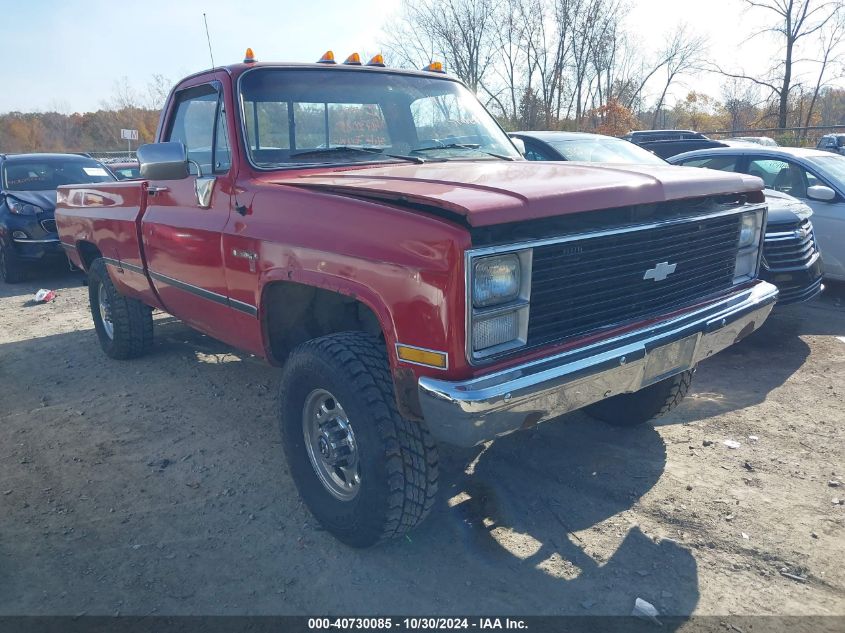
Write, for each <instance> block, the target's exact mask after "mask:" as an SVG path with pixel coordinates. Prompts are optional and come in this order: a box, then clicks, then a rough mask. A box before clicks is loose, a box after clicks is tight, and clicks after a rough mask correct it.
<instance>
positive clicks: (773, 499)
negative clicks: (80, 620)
mask: <svg viewBox="0 0 845 633" xmlns="http://www.w3.org/2000/svg"><path fill="white" fill-rule="evenodd" d="M39 287H51V288H56V289H58V293H59V294H58V298H57V299H56V300H55V301H54V302H53V303H51V304H47V305H28V300H29V299H30V297H32V295H33V294H34V293H35V291H36V290H37V289H38V288H39ZM843 303H845V292H843V290H842V289H841V288H839V289H835V290H834V292H830V293H828V294H827V296H826V297H825V298H824V299H823V300H820V301H816V302H814V303H812V304H810V305H805V306H801V307H798V308H791V309H783V310H782V311H780V312H779V313H777V314H776V316H774V317H772V319H771V321H770V323H769V324H768V325H767V327H766V329H765V334H763V335H757V336H755V337H752V338H751V339H750V340H747V341H745V342H743V343H742V344H740V345H739V346H737V347H736V348H734V349H732V350H729V351H727V352H725V353H723V354H722V355H720V356H719V357H717V358H714V359H711V360H709V361H708V362H706V363H705V364H703V365H702V366H701V367H700V368H699V371H698V374H697V376H696V380H695V382H694V383H693V392H694V393H693V395H692V397H690V398H688V399H687V401H686V402H685V403H684V405H683V406H682V407H681V408H680V409H679V410H677V411H676V412H675V413H673V414H672V415H671V416H669V417H668V418H666V419H665V420H663V421H661V423H660V424H659V426H657V427H656V428H650V427H649V428H641V429H636V430H617V429H612V428H609V427H607V426H605V425H603V424H601V423H597V422H593V421H590V420H589V419H587V418H586V417H584V416H583V415H581V414H573V415H570V416H566V417H564V418H561V419H560V420H559V421H557V422H553V423H549V424H546V425H544V426H541V427H540V428H539V429H537V430H536V431H532V432H529V433H524V434H521V435H516V436H511V437H509V438H504V439H502V440H500V441H497V442H495V443H492V444H490V445H489V446H487V447H486V448H484V449H483V450H470V451H466V450H456V449H446V448H444V449H443V450H442V458H443V459H442V461H443V464H444V466H443V471H442V475H441V501H440V503H439V504H438V506H437V508H436V510H435V512H434V514H433V516H431V517H430V518H429V520H428V521H427V522H426V523H425V524H424V526H422V527H421V528H420V529H418V530H417V531H415V532H414V533H413V534H412V535H411V536H410V538H408V539H405V540H402V541H398V542H394V543H391V544H388V545H386V546H382V547H379V548H376V549H372V550H367V551H356V550H351V549H348V548H346V547H344V546H342V545H340V544H338V543H337V542H336V541H334V540H333V539H332V538H331V537H329V536H328V535H327V534H326V533H325V532H322V531H321V530H320V529H319V528H318V526H317V525H315V523H314V521H313V520H312V519H311V517H310V516H309V514H308V513H307V511H306V510H305V508H304V507H303V506H302V504H301V503H300V501H299V499H298V497H297V494H296V491H295V490H294V487H293V484H292V482H291V479H290V477H289V475H288V473H287V470H286V466H285V462H284V459H283V457H282V453H281V450H280V446H279V440H278V432H277V428H276V424H277V423H276V415H275V402H276V385H277V378H278V372H277V370H275V369H273V368H271V367H269V366H267V365H265V364H263V362H261V361H259V360H257V359H255V358H251V357H249V356H246V355H243V354H241V353H239V352H237V351H235V350H232V349H230V348H227V347H226V346H224V345H222V344H220V343H217V342H215V341H213V340H210V339H208V338H207V337H204V336H202V335H200V334H197V333H194V332H192V331H191V330H189V329H188V328H186V327H185V326H183V325H182V324H180V323H179V322H177V321H175V320H173V319H171V318H169V317H167V316H165V315H161V316H160V317H159V320H158V326H157V330H156V336H157V343H156V346H155V350H154V353H153V354H152V355H150V356H149V357H147V358H144V359H142V360H138V361H132V362H118V361H112V360H109V359H107V358H106V357H105V356H104V355H103V354H102V353H101V352H100V349H99V347H98V345H97V341H96V338H95V335H94V331H93V328H92V324H91V321H90V317H89V314H88V307H87V291H86V289H85V288H83V287H81V285H80V281H79V278H78V277H74V276H71V275H67V274H61V273H59V272H56V273H52V274H51V275H48V276H46V277H41V278H39V279H35V280H33V281H32V282H30V283H26V284H23V285H20V286H0V615H10V614H80V613H88V614H114V613H121V614H150V613H153V614H244V613H250V614H304V613H312V614H323V613H326V612H331V613H335V614H372V613H393V614H399V613H416V614H456V613H463V614H466V613H479V614H481V613H490V612H495V613H515V614H523V615H527V614H577V615H586V614H626V615H627V614H628V613H630V611H631V607H632V605H633V602H634V600H635V598H636V597H638V596H639V597H642V598H644V599H646V600H648V601H650V602H652V603H653V604H654V605H655V606H657V608H658V609H659V610H660V611H661V612H662V613H666V614H690V613H697V614H791V615H798V614H840V615H842V614H845V566H843V564H842V562H843V559H842V553H843V548H842V546H843V543H845V506H843V505H841V504H836V503H834V502H833V499H834V498H836V499H843V498H845V488H843V487H842V486H839V487H835V482H836V481H842V480H845V464H843V452H845V451H844V450H843V449H845V431H843V422H845V408H843V397H845V338H837V337H845V307H843ZM754 438H756V439H754ZM728 439H732V440H736V441H738V442H740V443H741V446H740V447H739V448H736V449H731V448H728V447H727V446H726V445H725V444H724V443H723V442H724V441H725V440H728ZM711 442H712V443H711ZM782 572H785V573H788V574H791V575H792V576H794V577H795V578H797V579H793V578H792V577H787V576H784V575H782Z"/></svg>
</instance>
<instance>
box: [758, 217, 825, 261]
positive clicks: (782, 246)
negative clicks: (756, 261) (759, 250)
mask: <svg viewBox="0 0 845 633" xmlns="http://www.w3.org/2000/svg"><path fill="white" fill-rule="evenodd" d="M816 253H818V247H817V246H816V237H815V235H814V234H813V223H812V222H810V220H809V219H807V220H802V221H801V222H796V223H795V224H792V225H783V224H776V225H772V226H770V227H769V228H768V230H767V231H766V237H765V240H764V242H763V264H764V265H765V266H766V268H768V269H769V270H784V269H786V270H788V269H794V268H799V267H804V266H806V265H807V264H808V263H809V262H810V261H811V260H812V259H813V257H815V256H816Z"/></svg>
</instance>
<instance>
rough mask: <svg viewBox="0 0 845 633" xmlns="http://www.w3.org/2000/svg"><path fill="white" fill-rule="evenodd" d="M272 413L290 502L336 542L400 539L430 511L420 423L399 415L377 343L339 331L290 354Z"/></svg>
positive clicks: (429, 469)
mask: <svg viewBox="0 0 845 633" xmlns="http://www.w3.org/2000/svg"><path fill="white" fill-rule="evenodd" d="M315 403H316V405H315ZM280 405H281V406H280V416H281V419H280V426H281V432H282V445H283V447H284V451H285V455H286V456H287V462H288V466H289V468H290V472H291V475H292V476H293V479H294V482H295V483H296V486H297V488H298V490H299V494H300V496H301V497H302V499H303V501H304V502H305V504H306V505H307V506H308V508H309V510H310V511H311V513H312V514H313V515H314V517H315V518H316V519H317V521H319V523H320V524H321V525H322V526H323V527H324V528H325V529H326V530H327V531H329V532H330V533H331V534H332V535H334V536H335V537H336V538H337V539H338V540H340V541H342V542H343V543H346V544H347V545H351V546H353V547H368V546H370V545H373V544H375V543H377V542H379V541H381V540H385V539H389V538H395V537H398V536H402V535H403V534H405V533H406V532H407V531H409V530H411V529H412V528H413V527H415V526H416V525H418V524H419V523H420V522H421V521H422V520H423V519H424V518H425V517H426V516H427V515H428V513H429V512H430V511H431V508H432V506H433V505H434V500H435V497H436V493H437V474H438V472H437V471H438V463H437V448H436V446H435V444H434V440H433V439H432V437H431V435H430V434H429V432H428V430H427V429H426V427H425V425H424V424H423V423H422V422H414V421H411V420H406V419H404V418H403V417H402V416H401V415H399V412H398V410H397V407H396V398H395V395H394V391H393V380H392V377H391V374H390V369H389V366H388V362H387V357H386V355H385V347H384V343H383V342H382V341H380V340H379V339H378V338H376V337H374V336H371V335H369V334H365V333H363V332H346V333H341V334H333V335H330V336H324V337H322V338H318V339H314V340H312V341H308V342H306V343H303V344H302V345H300V346H299V347H297V348H296V349H294V350H293V352H292V353H291V355H290V357H289V358H288V360H287V362H286V364H285V367H284V370H283V373H282V380H281V397H280ZM315 420H316V421H315ZM321 442H322V443H321ZM309 446H310V449H309Z"/></svg>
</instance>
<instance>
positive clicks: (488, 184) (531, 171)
mask: <svg viewBox="0 0 845 633" xmlns="http://www.w3.org/2000/svg"><path fill="white" fill-rule="evenodd" d="M271 182H274V183H277V184H283V185H288V186H296V187H303V188H308V189H314V190H319V191H325V192H327V193H333V194H336V195H348V196H352V197H366V198H374V199H379V200H384V201H388V202H394V203H400V204H412V205H425V206H428V207H436V208H439V209H443V210H445V211H449V212H450V213H452V214H457V215H459V216H462V217H463V218H464V219H465V221H466V223H467V224H469V225H470V226H476V227H478V226H490V225H493V224H501V223H504V222H515V221H520V220H529V219H535V218H543V217H549V216H557V215H567V214H571V213H580V212H582V211H592V210H596V209H609V208H613V207H623V206H628V205H636V204H650V203H656V202H666V201H669V200H679V199H682V198H693V197H702V196H709V195H719V194H727V193H741V192H749V191H759V190H760V189H762V185H763V183H762V181H761V180H760V179H759V178H757V177H755V176H748V175H745V174H737V173H732V172H722V171H716V170H709V169H696V170H690V169H685V168H683V167H676V166H673V165H666V166H663V165H647V166H646V165H607V164H604V165H600V166H599V165H592V164H586V163H582V164H573V163H564V162H557V163H552V162H530V161H514V162H509V161H501V162H500V161H495V162H493V161H490V162H486V161H477V162H457V161H453V162H443V163H427V164H424V165H390V166H379V167H368V168H353V169H347V170H341V171H335V172H332V173H331V174H326V173H321V174H309V175H301V176H296V177H293V178H285V179H274V180H272V181H271Z"/></svg>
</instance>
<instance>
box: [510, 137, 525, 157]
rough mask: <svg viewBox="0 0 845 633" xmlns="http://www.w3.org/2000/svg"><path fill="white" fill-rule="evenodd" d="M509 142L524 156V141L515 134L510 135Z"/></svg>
mask: <svg viewBox="0 0 845 633" xmlns="http://www.w3.org/2000/svg"><path fill="white" fill-rule="evenodd" d="M510 138H511V143H513V144H514V147H516V149H517V151H518V152H519V153H520V155H522V156H525V141H523V140H522V139H521V138H519V137H517V136H511V137H510Z"/></svg>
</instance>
